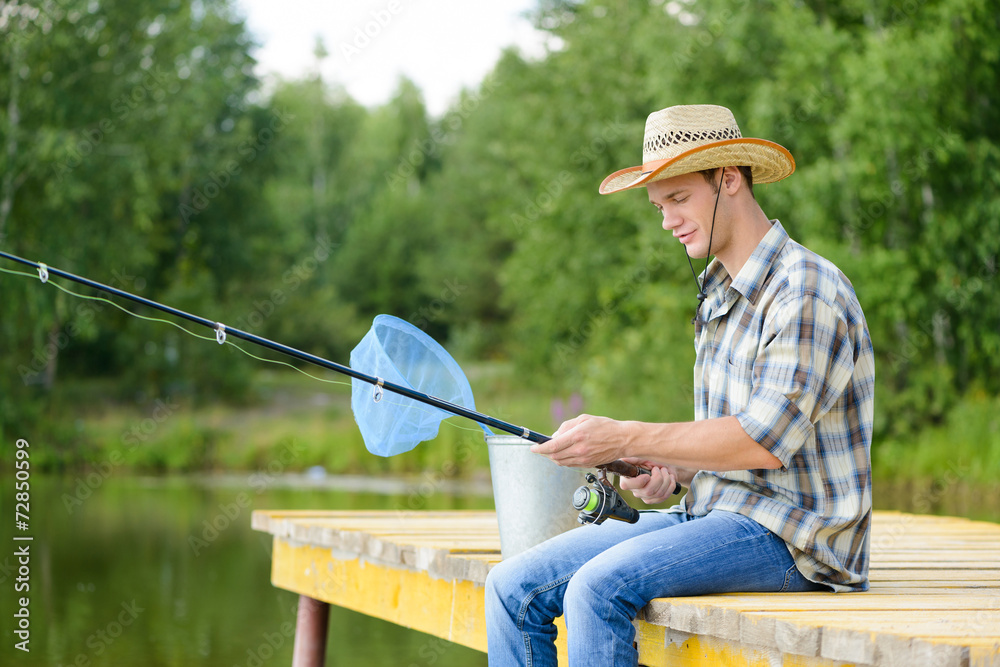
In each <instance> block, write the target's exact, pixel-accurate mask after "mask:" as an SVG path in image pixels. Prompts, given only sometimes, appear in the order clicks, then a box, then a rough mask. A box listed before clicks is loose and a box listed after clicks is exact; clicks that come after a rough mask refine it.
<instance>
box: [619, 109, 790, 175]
mask: <svg viewBox="0 0 1000 667" xmlns="http://www.w3.org/2000/svg"><path fill="white" fill-rule="evenodd" d="M716 167H750V169H751V171H752V173H753V180H754V183H773V182H775V181H780V180H781V179H783V178H785V177H786V176H788V175H790V174H791V173H792V172H793V171H795V160H794V159H793V158H792V154H791V153H789V152H788V150H787V149H785V148H784V147H782V146H779V145H778V144H776V143H774V142H772V141H767V140H765V139H752V138H748V137H744V136H743V134H742V133H741V132H740V128H739V125H737V124H736V118H735V117H734V116H733V112H732V111H730V110H729V109H727V108H726V107H722V106H718V105H715V104H690V105H681V106H673V107H667V108H666V109H661V110H659V111H655V112H653V113H651V114H650V115H649V116H648V117H647V118H646V129H645V132H644V134H643V141H642V165H640V166H636V167H629V168H627V169H622V170H620V171H616V172H615V173H613V174H611V175H610V176H608V177H607V178H605V179H604V182H603V183H601V188H600V192H601V194H610V193H612V192H619V191H621V190H628V189H630V188H636V187H643V186H646V185H648V184H649V183H652V182H654V181H660V180H664V179H667V178H672V177H674V176H680V175H681V174H690V173H692V172H695V171H702V170H704V169H714V168H716Z"/></svg>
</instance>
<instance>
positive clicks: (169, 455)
mask: <svg viewBox="0 0 1000 667" xmlns="http://www.w3.org/2000/svg"><path fill="white" fill-rule="evenodd" d="M469 376H470V382H472V383H473V386H474V391H475V392H476V395H477V398H479V399H480V400H478V401H477V408H478V409H479V410H480V411H481V412H485V413H487V414H490V415H492V416H494V417H497V418H500V419H504V420H509V421H512V422H514V423H517V424H522V423H523V424H525V425H527V426H529V427H530V428H533V429H536V430H542V431H545V430H547V429H549V427H550V426H551V419H550V417H549V414H548V413H549V402H550V399H549V397H548V396H547V395H543V393H542V392H540V391H537V390H533V389H532V388H531V387H522V386H520V385H519V384H518V383H517V382H516V379H515V378H514V377H513V374H512V372H511V371H510V369H509V368H508V367H506V366H504V365H501V364H488V365H484V366H477V367H473V368H470V369H469ZM327 379H330V380H338V381H339V380H340V379H341V378H340V376H336V375H334V374H331V376H330V377H328V378H327ZM65 391H66V396H69V397H72V398H71V399H70V400H67V401H62V403H69V404H71V405H72V406H73V411H74V412H76V413H78V414H74V415H72V416H68V415H67V414H66V410H59V411H58V412H59V414H61V415H62V416H61V418H60V420H59V421H60V424H61V426H60V428H61V431H59V432H58V433H57V434H55V435H54V436H53V438H54V439H56V440H58V441H59V442H60V443H61V444H62V446H59V447H52V448H47V449H48V451H49V452H51V453H52V454H51V456H50V457H49V459H47V460H44V459H43V460H42V461H39V462H38V463H39V464H40V465H42V466H44V467H48V468H50V469H51V468H70V469H73V468H94V467H101V466H104V467H107V466H108V465H112V466H114V467H115V468H121V469H127V470H133V471H136V472H152V473H163V472H191V471H222V470H226V471H234V470H270V471H272V472H298V471H304V470H306V469H308V468H310V467H313V466H321V467H323V468H324V469H325V470H326V471H327V472H330V473H357V474H365V473H410V472H418V471H422V470H448V471H450V473H449V474H456V475H462V474H472V473H473V472H476V471H482V470H485V469H487V468H488V467H489V459H488V456H487V452H486V447H485V444H484V442H483V432H482V430H481V428H480V427H479V426H478V425H477V424H475V423H474V422H471V421H469V420H466V419H462V418H458V417H455V418H451V419H448V420H446V421H445V422H444V423H443V424H442V426H441V429H440V432H439V434H438V436H437V437H436V438H434V439H433V440H431V441H429V442H425V443H421V444H420V445H418V446H417V447H416V448H415V449H413V450H412V451H410V452H407V453H404V454H400V455H397V456H394V457H389V458H385V457H378V456H375V455H373V454H370V453H369V452H368V451H367V450H366V449H365V446H364V442H363V440H362V438H361V434H360V432H359V431H358V428H357V425H356V424H355V422H354V418H353V415H352V412H351V407H350V389H349V388H348V387H346V386H339V385H336V384H323V383H320V382H317V381H316V380H314V379H311V378H308V377H305V376H303V375H300V374H297V373H294V372H293V371H284V370H279V371H271V370H265V371H261V372H260V373H259V374H258V375H257V376H256V377H255V381H254V392H253V394H254V397H253V398H252V400H251V401H250V402H249V404H246V405H232V404H228V403H225V402H213V403H209V404H206V405H201V406H199V405H195V404H193V403H191V402H190V401H186V400H185V399H183V398H180V399H159V400H156V401H152V402H149V403H147V404H145V405H138V404H134V403H132V404H130V403H122V402H116V401H114V400H112V399H109V398H103V397H104V396H111V395H113V393H112V392H111V390H110V389H109V388H108V387H105V386H102V384H101V383H100V382H97V381H92V382H87V383H83V384H82V385H78V386H74V387H68V388H66V390H65ZM67 424H71V425H72V426H67ZM53 426H55V425H53Z"/></svg>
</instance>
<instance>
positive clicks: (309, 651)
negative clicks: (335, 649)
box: [292, 595, 330, 667]
mask: <svg viewBox="0 0 1000 667" xmlns="http://www.w3.org/2000/svg"><path fill="white" fill-rule="evenodd" d="M329 619H330V605H329V604H328V603H326V602H321V601H320V600H314V599H313V598H311V597H308V596H306V595H300V596H299V611H298V616H297V617H296V621H295V648H294V650H293V653H292V667H323V663H324V662H325V660H326V626H327V623H328V621H329Z"/></svg>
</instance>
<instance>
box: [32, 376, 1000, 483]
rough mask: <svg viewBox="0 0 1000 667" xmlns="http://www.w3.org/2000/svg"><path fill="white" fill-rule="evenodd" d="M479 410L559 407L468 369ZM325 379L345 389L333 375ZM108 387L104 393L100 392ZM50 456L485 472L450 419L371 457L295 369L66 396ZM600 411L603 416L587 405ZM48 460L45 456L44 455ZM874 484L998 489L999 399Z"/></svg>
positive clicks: (877, 448)
mask: <svg viewBox="0 0 1000 667" xmlns="http://www.w3.org/2000/svg"><path fill="white" fill-rule="evenodd" d="M466 370H467V372H468V376H469V378H470V382H471V384H472V386H473V390H474V392H475V395H476V399H477V408H478V409H479V410H480V411H481V412H484V413H486V414H489V415H492V416H494V417H497V418H499V419H503V420H506V421H510V422H513V423H515V424H523V425H525V426H528V427H529V428H532V429H534V430H537V431H542V432H551V431H552V430H553V429H554V428H555V426H556V424H554V423H553V418H552V416H551V415H550V406H551V405H552V400H553V399H554V398H564V397H553V396H551V395H550V394H548V393H547V392H546V391H545V390H542V389H539V388H537V387H534V386H533V385H531V384H530V383H528V382H524V381H522V380H521V379H520V378H519V377H518V376H516V374H515V373H514V372H513V371H512V369H511V368H510V367H508V366H506V365H504V364H500V363H486V364H479V365H470V366H469V367H468V368H467V369H466ZM326 379H328V380H336V381H339V380H342V378H341V377H340V376H336V375H334V374H331V375H330V376H329V377H327V378H326ZM102 382H104V383H105V384H102ZM64 391H65V396H68V397H71V398H70V400H69V401H66V400H64V401H62V402H61V404H62V405H63V406H66V405H68V406H70V409H66V408H65V407H64V409H61V410H57V411H55V413H56V414H57V415H58V417H57V418H55V419H53V420H51V422H50V423H51V425H52V428H53V431H52V433H51V434H48V433H46V434H39V435H38V437H39V438H40V439H45V440H47V446H46V447H45V448H41V451H37V453H38V454H39V455H40V456H39V458H38V459H35V458H33V464H34V465H38V466H40V467H41V468H42V469H50V470H58V469H71V470H72V469H91V468H100V467H101V466H103V467H105V468H106V467H107V466H109V465H111V466H114V467H115V468H121V469H123V470H131V471H135V472H152V473H165V472H191V471H239V470H268V471H271V472H274V473H277V472H300V471H304V470H306V469H308V468H310V467H312V466H321V467H323V468H324V469H325V470H326V471H327V472H329V473H347V474H386V473H390V474H405V473H416V472H420V471H447V472H448V474H449V475H458V476H461V475H472V474H477V473H481V472H483V471H485V470H487V469H488V467H489V460H488V456H487V452H486V447H485V446H484V444H483V440H482V432H481V430H480V428H479V426H478V425H477V424H475V423H473V422H471V421H468V420H465V419H461V418H452V419H449V420H447V421H446V422H444V423H443V425H442V427H441V431H440V433H439V434H438V437H436V438H435V439H434V440H432V441H429V442H425V443H422V444H420V445H418V446H417V447H416V448H415V449H414V450H412V451H410V452H407V453H404V454H400V455H398V456H394V457H389V458H383V457H378V456H375V455H373V454H370V453H369V452H368V451H367V450H366V449H365V446H364V443H363V442H362V439H361V435H360V433H359V431H358V428H357V426H356V424H355V423H354V419H353V416H352V413H351V409H350V389H349V388H348V387H346V386H341V385H338V384H324V383H320V382H317V381H316V380H314V379H311V378H308V377H305V376H303V375H301V374H298V373H295V372H293V371H290V370H270V369H268V370H263V371H260V372H259V373H258V374H257V376H256V377H255V379H254V390H253V396H254V398H253V399H252V400H251V402H250V403H249V404H246V405H231V404H228V403H225V402H221V401H217V402H212V403H208V404H205V405H200V406H199V405H195V404H193V403H191V402H190V401H186V400H185V399H177V400H176V401H174V400H168V399H161V400H159V401H152V402H149V403H147V404H145V405H138V404H135V403H122V402H116V401H114V400H112V399H110V398H102V397H104V396H114V392H113V386H110V385H108V384H107V381H88V382H85V383H82V384H80V385H77V386H72V387H66V388H65V390H64ZM586 409H587V410H588V411H593V412H596V413H600V412H601V406H599V405H588V406H586ZM43 452H44V453H43ZM872 469H873V476H874V478H875V479H876V481H879V482H882V483H886V482H892V483H895V484H898V483H908V484H915V485H917V486H918V487H921V488H934V485H937V486H938V487H940V486H941V485H951V484H954V483H956V482H958V483H962V484H968V485H971V486H973V487H984V486H986V487H991V488H992V487H995V486H996V485H997V480H1000V398H998V397H992V396H987V395H985V394H977V395H971V396H969V397H967V399H966V400H965V401H963V402H960V403H959V404H958V406H957V407H956V408H955V409H954V410H953V411H952V413H951V414H950V416H949V418H948V420H947V421H946V423H944V424H942V425H941V426H938V427H932V428H927V429H925V430H923V431H922V432H920V433H919V434H918V435H917V436H916V437H914V438H912V439H907V440H902V439H894V440H884V441H879V442H876V443H875V444H874V445H873V448H872Z"/></svg>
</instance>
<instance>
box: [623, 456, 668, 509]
mask: <svg viewBox="0 0 1000 667" xmlns="http://www.w3.org/2000/svg"><path fill="white" fill-rule="evenodd" d="M623 460H625V461H628V462H629V463H634V464H635V465H638V466H642V467H643V468H648V469H649V470H650V471H651V474H649V475H639V476H638V477H620V478H619V481H620V482H621V487H622V488H623V489H626V490H628V491H631V492H632V493H633V494H634V495H635V497H636V498H638V499H639V500H641V501H642V502H644V503H646V504H647V505H657V504H659V503H662V502H663V501H664V500H666V499H667V498H669V497H670V496H671V495H672V494H673V492H674V489H675V488H676V486H677V485H678V484H679V482H678V481H677V473H676V472H675V471H674V469H673V466H661V465H658V464H656V463H653V462H652V461H645V460H643V459H637V458H631V457H630V458H625V459H623Z"/></svg>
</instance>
